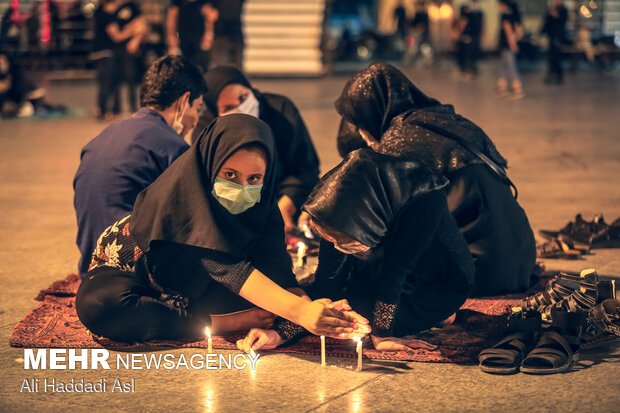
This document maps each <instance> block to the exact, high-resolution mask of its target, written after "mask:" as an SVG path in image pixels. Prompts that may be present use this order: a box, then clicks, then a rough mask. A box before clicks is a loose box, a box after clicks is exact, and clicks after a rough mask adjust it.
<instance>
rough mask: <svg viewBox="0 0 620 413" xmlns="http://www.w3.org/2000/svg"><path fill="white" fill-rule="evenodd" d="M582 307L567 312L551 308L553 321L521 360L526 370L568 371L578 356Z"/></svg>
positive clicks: (583, 323)
mask: <svg viewBox="0 0 620 413" xmlns="http://www.w3.org/2000/svg"><path fill="white" fill-rule="evenodd" d="M586 316H587V313H586V312H585V311H580V312H577V313H569V312H567V311H562V310H560V309H554V310H553V311H552V317H553V324H552V325H551V326H550V327H548V328H547V329H546V331H545V332H544V333H543V334H542V336H541V337H540V340H538V343H537V344H536V347H535V348H534V349H533V350H532V351H530V353H529V354H528V355H527V357H525V359H524V360H523V362H522V363H521V372H523V373H526V374H555V373H561V372H563V371H567V370H568V369H570V367H571V366H572V364H573V361H575V360H577V359H578V358H579V354H578V352H579V349H580V347H581V336H582V334H583V331H584V330H585V326H586Z"/></svg>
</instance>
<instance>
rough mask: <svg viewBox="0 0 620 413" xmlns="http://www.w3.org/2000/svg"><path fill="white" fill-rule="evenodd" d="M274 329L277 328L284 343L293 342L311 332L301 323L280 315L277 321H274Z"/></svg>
mask: <svg viewBox="0 0 620 413" xmlns="http://www.w3.org/2000/svg"><path fill="white" fill-rule="evenodd" d="M272 329H273V330H275V331H276V332H277V333H278V334H279V335H280V337H282V339H283V340H284V343H283V344H284V345H287V344H292V343H293V342H295V341H297V340H299V339H300V338H302V337H303V336H305V335H307V334H309V333H308V331H306V329H305V328H303V327H302V326H300V325H297V324H295V323H293V322H291V321H288V320H287V319H285V318H282V317H278V318H276V321H274V323H273V327H272Z"/></svg>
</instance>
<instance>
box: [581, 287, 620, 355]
mask: <svg viewBox="0 0 620 413" xmlns="http://www.w3.org/2000/svg"><path fill="white" fill-rule="evenodd" d="M619 339H620V301H618V300H616V299H614V298H609V299H607V300H605V301H603V302H602V303H600V304H598V305H596V306H594V307H592V309H591V310H590V312H589V313H588V324H587V326H586V331H585V333H584V339H583V341H584V342H583V344H582V346H581V348H582V349H591V348H594V347H598V346H602V345H605V344H610V343H613V342H615V341H617V340H619Z"/></svg>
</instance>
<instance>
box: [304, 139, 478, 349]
mask: <svg viewBox="0 0 620 413" xmlns="http://www.w3.org/2000/svg"><path fill="white" fill-rule="evenodd" d="M446 185H447V180H446V179H445V178H443V177H441V176H439V175H436V174H435V173H433V172H432V171H431V170H430V169H428V168H427V167H425V166H423V165H421V164H420V163H418V162H415V161H412V160H409V159H404V158H396V157H392V156H388V155H381V154H378V153H375V152H374V151H372V150H370V149H359V150H356V151H354V152H351V153H350V154H349V155H348V156H347V157H346V158H345V159H344V160H343V161H342V163H341V164H340V165H338V166H337V167H336V168H334V169H333V170H332V171H330V172H328V173H327V174H326V175H325V176H324V177H323V178H322V179H321V181H320V182H319V184H318V185H317V186H316V188H315V189H314V190H313V192H312V193H311V194H310V196H309V197H308V201H307V202H306V204H305V205H304V207H303V208H304V210H305V211H307V212H308V213H309V214H310V217H311V220H312V225H313V228H314V229H315V230H316V231H317V232H318V233H319V234H320V235H321V238H322V241H321V248H320V254H319V267H318V269H317V272H316V281H315V283H314V284H313V285H312V286H311V288H310V289H309V290H308V291H309V294H310V296H311V297H313V296H321V297H322V296H328V297H331V298H336V297H337V298H343V297H344V298H346V299H348V301H349V302H350V303H351V305H352V306H353V308H355V309H356V310H358V311H359V312H360V313H361V314H362V315H364V316H366V317H368V319H369V320H371V327H372V333H371V335H372V339H373V343H374V345H375V348H377V349H380V350H406V349H407V348H404V347H403V346H406V347H410V346H411V347H417V346H418V344H419V343H415V342H411V341H410V340H402V339H398V338H395V337H402V336H405V335H410V334H415V333H417V332H420V331H422V330H426V329H428V328H430V327H432V326H434V325H437V324H439V323H440V322H441V321H443V320H445V319H446V318H448V317H449V316H450V315H452V314H453V313H454V312H455V311H456V310H458V308H459V307H460V306H461V305H462V304H463V303H464V302H465V299H466V298H467V296H468V294H469V292H470V290H471V287H472V286H473V275H474V266H473V262H472V258H471V255H470V253H469V250H468V248H467V244H466V242H465V240H464V239H463V236H462V235H461V234H460V232H459V230H458V227H457V225H456V222H455V221H454V218H452V216H451V214H450V212H449V211H448V206H447V203H446V196H445V192H444V190H443V188H444V187H445V186H446Z"/></svg>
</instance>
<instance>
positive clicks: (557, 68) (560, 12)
mask: <svg viewBox="0 0 620 413" xmlns="http://www.w3.org/2000/svg"><path fill="white" fill-rule="evenodd" d="M563 3H564V2H563V0H553V4H552V6H551V7H549V9H548V10H547V13H546V15H545V20H544V22H545V23H544V25H543V27H542V29H541V30H540V32H541V34H546V35H547V36H548V37H549V68H548V71H547V76H546V77H545V83H557V84H560V83H562V82H563V80H564V74H563V70H562V45H563V44H564V43H565V42H566V21H567V20H568V11H567V10H566V7H564V4H563Z"/></svg>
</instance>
